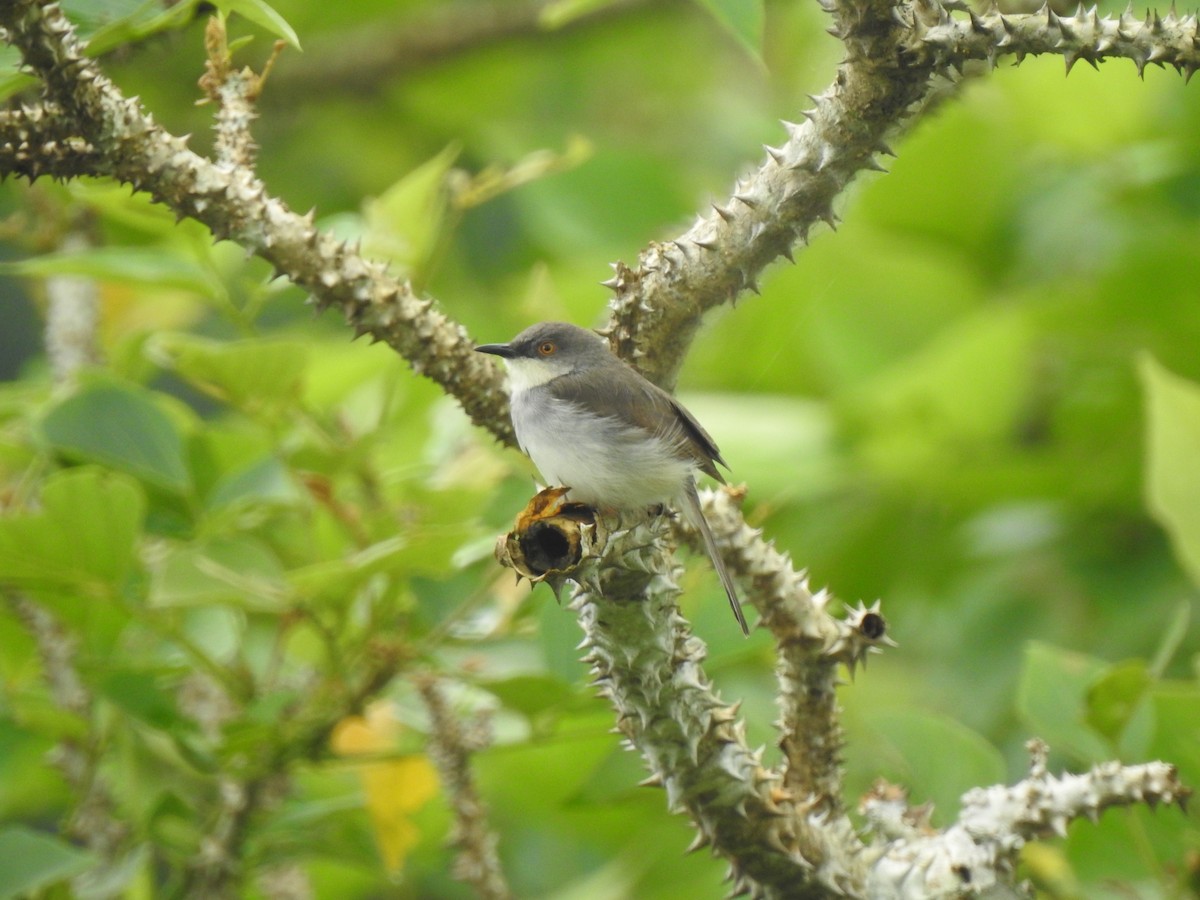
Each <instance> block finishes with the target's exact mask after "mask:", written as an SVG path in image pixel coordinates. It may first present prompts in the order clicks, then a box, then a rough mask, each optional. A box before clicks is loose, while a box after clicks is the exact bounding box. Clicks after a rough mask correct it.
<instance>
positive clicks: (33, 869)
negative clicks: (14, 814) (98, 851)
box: [0, 825, 96, 900]
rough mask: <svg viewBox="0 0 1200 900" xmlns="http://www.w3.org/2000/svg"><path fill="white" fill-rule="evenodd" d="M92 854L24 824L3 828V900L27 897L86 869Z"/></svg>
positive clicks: (0, 887) (0, 836)
mask: <svg viewBox="0 0 1200 900" xmlns="http://www.w3.org/2000/svg"><path fill="white" fill-rule="evenodd" d="M95 862H96V859H95V857H93V856H92V855H91V854H90V853H85V852H83V851H82V850H77V849H76V848H74V847H72V846H71V845H70V844H68V843H66V842H65V841H61V840H59V839H58V838H56V837H52V836H50V835H48V834H42V833H40V832H37V831H33V830H32V829H29V828H24V827H22V826H20V825H9V826H6V827H4V828H3V829H0V900H8V898H10V897H26V896H29V895H30V894H32V893H34V892H36V891H40V890H45V889H46V888H48V887H50V886H51V885H53V884H56V883H58V882H60V881H64V880H66V879H67V878H71V877H73V876H75V875H78V874H79V873H80V872H83V871H86V870H87V869H88V867H90V866H91V865H93V864H94V863H95Z"/></svg>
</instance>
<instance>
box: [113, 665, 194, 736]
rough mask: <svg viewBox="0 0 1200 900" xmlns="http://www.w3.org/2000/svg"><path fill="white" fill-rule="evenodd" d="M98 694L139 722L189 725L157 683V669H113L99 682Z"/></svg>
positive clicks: (163, 727)
mask: <svg viewBox="0 0 1200 900" xmlns="http://www.w3.org/2000/svg"><path fill="white" fill-rule="evenodd" d="M99 690H100V694H101V695H103V696H104V697H105V698H107V699H108V700H109V702H111V703H112V704H113V705H115V706H117V707H118V708H119V709H121V710H123V711H124V712H126V713H127V714H128V715H130V716H132V717H133V718H134V719H137V720H138V721H140V722H144V723H145V724H147V725H149V726H150V727H152V728H157V729H159V730H162V731H168V730H176V729H178V728H180V727H185V728H186V727H190V724H191V720H190V719H186V718H184V717H183V716H182V715H181V714H180V712H179V710H178V708H177V707H176V705H175V701H174V699H173V698H172V696H171V695H170V694H169V693H167V691H165V690H164V689H163V687H162V686H161V685H160V684H159V677H158V673H156V672H152V671H144V670H140V669H115V670H113V671H110V672H108V673H107V674H106V675H105V676H104V678H103V679H102V680H101V681H100V684H99Z"/></svg>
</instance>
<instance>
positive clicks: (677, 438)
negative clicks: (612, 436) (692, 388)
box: [547, 362, 728, 484]
mask: <svg viewBox="0 0 1200 900" xmlns="http://www.w3.org/2000/svg"><path fill="white" fill-rule="evenodd" d="M597 374H598V373H597V371H596V370H595V369H592V370H589V371H587V372H583V373H576V374H571V375H562V376H560V377H558V378H555V379H554V380H553V381H551V382H549V383H548V384H547V387H548V388H549V389H550V391H551V393H552V395H553V396H554V397H556V398H558V399H560V400H566V401H569V402H572V403H578V404H580V405H581V406H584V407H586V408H588V409H591V410H594V411H595V412H596V413H597V414H598V415H602V416H608V417H610V418H614V419H617V420H619V421H622V422H625V423H626V424H628V425H630V426H631V427H635V428H640V429H642V430H643V431H645V432H647V433H648V434H655V435H658V436H659V437H663V438H665V439H667V440H668V441H671V442H673V443H675V444H676V445H677V446H678V448H679V455H680V457H683V458H686V457H688V456H690V457H692V459H693V460H694V461H695V463H696V467H697V468H698V469H700V471H702V472H703V473H704V474H705V475H708V476H709V477H711V478H714V479H715V480H717V481H719V482H721V483H722V484H724V483H725V479H724V478H722V477H721V473H720V472H718V471H717V467H716V465H714V463H720V464H721V465H723V466H726V468H728V466H727V465H726V463H725V460H723V459H722V458H721V451H720V450H719V449H717V444H716V442H715V441H714V440H713V439H712V437H711V436H710V435H709V433H708V432H707V431H705V430H704V428H703V427H702V426H701V425H700V423H699V422H697V421H696V417H695V416H693V415H692V414H691V413H690V412H688V411H687V409H685V408H684V406H683V404H682V403H680V402H679V401H678V400H676V399H675V398H674V397H672V396H671V395H670V394H668V393H667V392H666V391H664V390H663V389H662V388H660V387H658V386H657V385H654V384H651V383H650V382H649V381H647V380H646V379H645V378H643V377H642V376H641V375H639V374H638V373H637V372H636V371H634V369H633V368H631V367H630V366H628V365H626V364H625V363H623V362H622V363H620V365H618V366H606V367H605V368H604V369H603V377H601V378H597V377H596V376H597Z"/></svg>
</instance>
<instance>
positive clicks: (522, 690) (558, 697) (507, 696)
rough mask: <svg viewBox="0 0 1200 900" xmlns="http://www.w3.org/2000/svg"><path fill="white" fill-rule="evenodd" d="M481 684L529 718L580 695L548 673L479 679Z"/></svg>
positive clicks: (542, 713) (507, 704)
mask: <svg viewBox="0 0 1200 900" xmlns="http://www.w3.org/2000/svg"><path fill="white" fill-rule="evenodd" d="M479 686H480V687H482V688H483V689H484V690H486V691H488V692H490V693H492V694H494V695H495V696H496V697H497V698H498V699H499V700H500V702H501V703H503V704H504V705H505V706H507V707H508V708H509V709H512V710H516V711H517V712H519V713H521V714H522V715H523V716H525V717H526V718H528V719H533V718H536V717H538V716H541V715H544V714H545V713H548V712H552V711H553V710H554V709H555V708H560V707H562V706H563V705H565V704H566V703H569V702H570V701H571V700H573V699H574V698H575V697H576V696H577V693H576V691H575V689H574V688H573V687H572V686H571V685H570V684H565V683H564V682H562V681H560V680H559V679H558V678H553V677H549V676H546V675H515V676H513V677H512V678H501V679H496V680H493V681H484V682H480V685H479Z"/></svg>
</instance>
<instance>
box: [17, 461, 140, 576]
mask: <svg viewBox="0 0 1200 900" xmlns="http://www.w3.org/2000/svg"><path fill="white" fill-rule="evenodd" d="M41 503H42V508H41V509H40V510H39V511H37V512H32V513H25V514H21V515H14V516H8V517H5V518H0V580H9V581H17V582H28V583H33V584H47V585H75V586H79V587H83V588H89V589H90V588H96V587H98V585H97V584H96V583H97V582H102V583H103V584H104V585H106V586H107V587H108V588H109V589H110V590H111V589H115V588H116V587H118V586H119V585H120V584H121V583H122V582H123V581H124V579H125V577H126V575H127V574H128V572H129V570H130V567H131V566H132V564H133V561H134V548H135V546H136V541H137V536H138V534H139V533H140V531H141V524H142V519H143V517H144V515H145V506H146V502H145V498H144V496H143V494H142V492H141V490H140V489H139V487H138V485H137V484H136V482H133V481H131V480H130V479H127V478H124V477H121V476H119V475H114V474H112V473H110V472H103V471H101V470H99V469H95V468H91V467H88V468H81V469H72V470H70V471H66V472H58V473H55V474H54V475H51V476H50V477H49V478H48V479H47V480H46V483H45V485H44V486H43V487H42V495H41Z"/></svg>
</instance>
